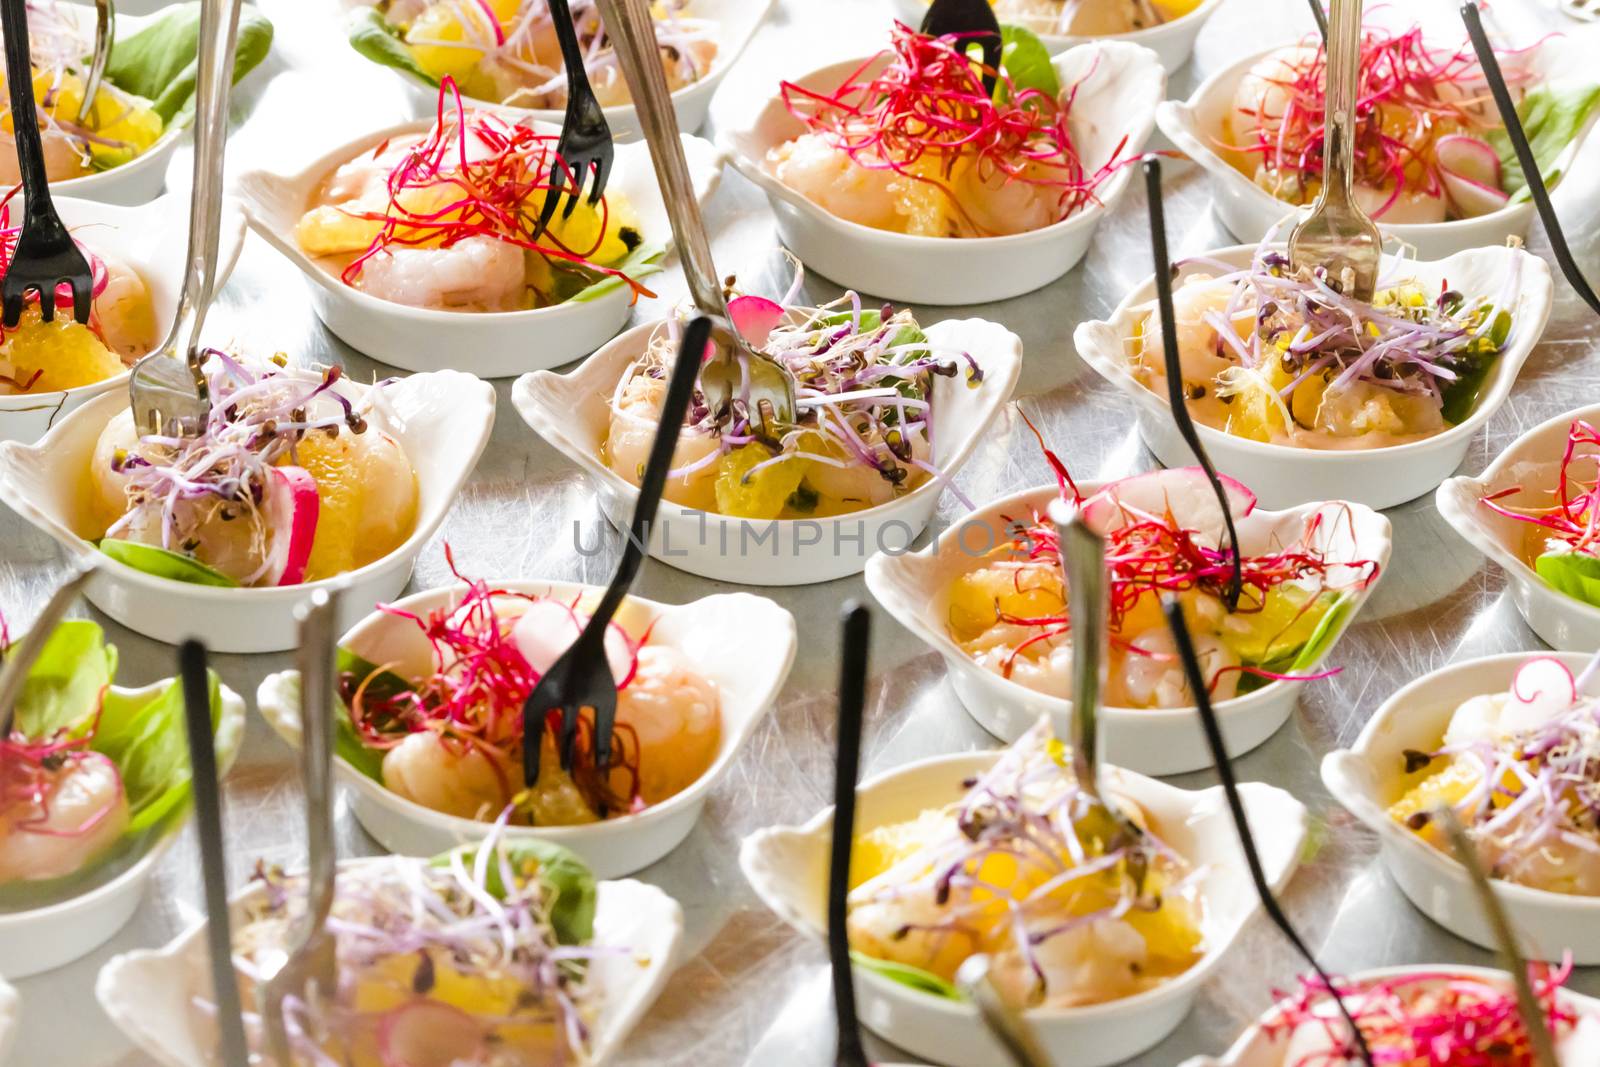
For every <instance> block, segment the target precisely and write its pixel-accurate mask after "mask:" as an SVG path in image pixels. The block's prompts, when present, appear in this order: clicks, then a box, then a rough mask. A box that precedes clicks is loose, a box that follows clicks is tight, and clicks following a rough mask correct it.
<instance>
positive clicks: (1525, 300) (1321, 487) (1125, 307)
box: [1072, 245, 1552, 508]
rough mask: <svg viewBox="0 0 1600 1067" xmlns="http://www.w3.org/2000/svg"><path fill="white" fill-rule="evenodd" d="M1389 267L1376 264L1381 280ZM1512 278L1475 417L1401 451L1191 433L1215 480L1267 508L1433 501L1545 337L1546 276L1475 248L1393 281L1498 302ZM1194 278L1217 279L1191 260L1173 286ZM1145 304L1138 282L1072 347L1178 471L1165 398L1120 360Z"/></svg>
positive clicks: (1387, 261) (1246, 258)
mask: <svg viewBox="0 0 1600 1067" xmlns="http://www.w3.org/2000/svg"><path fill="white" fill-rule="evenodd" d="M1254 253H1255V246H1246V245H1235V246H1234V247H1232V248H1224V249H1220V250H1218V251H1215V252H1208V253H1206V254H1205V258H1206V259H1208V260H1216V261H1221V262H1223V263H1227V264H1229V265H1231V266H1235V267H1240V268H1242V267H1246V266H1248V265H1249V263H1250V260H1251V256H1252V255H1253V254H1254ZM1397 262H1398V261H1397V260H1395V259H1394V258H1393V257H1391V256H1385V257H1384V259H1383V271H1384V276H1385V277H1387V276H1388V275H1389V274H1390V273H1391V272H1393V271H1394V268H1395V266H1396V264H1397ZM1513 271H1516V272H1518V274H1517V278H1516V285H1515V287H1514V291H1515V293H1516V303H1515V305H1514V306H1513V307H1512V308H1510V311H1511V314H1512V326H1511V335H1510V336H1509V337H1508V338H1507V340H1506V345H1505V347H1504V349H1503V350H1502V352H1501V354H1500V358H1499V360H1498V361H1497V362H1496V363H1495V366H1494V370H1493V371H1492V372H1491V373H1490V375H1489V378H1488V380H1487V381H1486V382H1485V383H1484V386H1483V390H1482V392H1481V393H1480V394H1479V397H1478V404H1477V407H1475V408H1474V409H1473V410H1472V414H1470V415H1468V416H1467V417H1466V418H1465V419H1463V420H1462V421H1461V422H1460V423H1458V424H1457V425H1455V426H1452V427H1450V428H1449V429H1447V430H1445V431H1444V432H1443V433H1439V434H1435V435H1434V436H1432V437H1429V438H1426V439H1425V440H1421V441H1413V442H1411V443H1409V444H1403V445H1393V446H1390V447H1388V448H1361V449H1349V450H1346V451H1338V450H1319V449H1311V448H1294V447H1292V446H1289V445H1277V444H1270V443H1267V442H1264V441H1251V440H1248V439H1246V438H1243V437H1236V436H1234V435H1232V434H1228V433H1224V432H1223V431H1222V430H1218V429H1216V428H1214V427H1211V426H1206V425H1204V424H1201V423H1198V422H1197V423H1196V427H1195V428H1196V429H1197V430H1198V431H1199V432H1200V438H1201V440H1202V441H1203V443H1204V444H1205V447H1206V451H1207V452H1209V453H1210V455H1211V461H1212V462H1213V463H1215V464H1216V466H1217V469H1218V470H1219V471H1222V472H1223V473H1224V474H1231V475H1232V476H1233V477H1235V478H1237V479H1239V481H1241V482H1243V483H1244V484H1246V485H1248V486H1249V487H1250V488H1251V489H1253V490H1255V492H1256V494H1257V495H1258V496H1259V497H1260V499H1261V503H1262V504H1263V505H1265V506H1266V507H1271V508H1283V507H1291V506H1293V505H1295V504H1302V503H1305V502H1306V501H1308V500H1322V499H1335V500H1351V501H1355V502H1356V503H1360V504H1365V505H1367V506H1368V507H1370V508H1388V507H1393V506H1394V505H1396V504H1402V503H1404V502H1406V501H1407V500H1413V499H1415V498H1416V497H1419V496H1422V495H1423V494H1424V493H1430V492H1432V491H1433V490H1434V489H1435V488H1436V487H1437V486H1438V484H1439V483H1440V482H1442V481H1443V480H1444V479H1445V478H1447V477H1449V476H1450V474H1451V473H1452V472H1453V471H1454V470H1455V469H1456V467H1458V466H1459V465H1460V464H1461V461H1462V460H1463V459H1464V458H1466V454H1467V448H1468V447H1469V446H1470V445H1471V443H1472V437H1473V434H1475V433H1476V432H1477V430H1478V428H1479V427H1480V426H1482V425H1483V424H1484V423H1486V422H1488V421H1489V417H1490V416H1491V415H1493V414H1494V413H1495V411H1497V410H1498V409H1499V407H1500V405H1501V404H1503V403H1505V400H1506V397H1508V396H1510V395H1511V387H1512V386H1513V385H1514V384H1515V383H1516V380H1517V374H1518V373H1519V372H1520V371H1521V370H1522V365H1523V363H1525V362H1526V361H1527V359H1528V355H1529V354H1530V353H1531V352H1532V351H1533V346H1534V345H1535V344H1537V343H1538V341H1539V336H1540V335H1541V334H1542V333H1544V327H1545V323H1546V322H1548V321H1549V318H1550V304H1551V299H1552V288H1551V281H1550V268H1549V267H1547V266H1546V265H1545V263H1544V261H1543V260H1541V259H1539V258H1537V257H1536V256H1533V255H1530V254H1529V253H1527V252H1524V251H1522V250H1520V249H1513V248H1505V247H1499V248H1476V249H1473V250H1471V251H1468V252H1458V253H1456V254H1455V255H1453V256H1450V257H1448V258H1446V259H1441V260H1433V261H1428V262H1423V261H1417V262H1408V263H1406V265H1405V269H1404V271H1403V272H1401V273H1400V274H1397V275H1396V277H1408V278H1415V279H1416V280H1417V281H1418V282H1420V283H1421V284H1422V287H1423V288H1424V289H1427V290H1437V289H1438V288H1439V285H1440V283H1441V282H1442V281H1443V280H1444V279H1446V278H1448V279H1449V282H1450V286H1451V288H1453V289H1456V290H1458V291H1460V292H1463V293H1466V294H1467V295H1468V296H1469V297H1476V296H1484V297H1488V298H1490V299H1499V298H1500V296H1501V295H1502V293H1503V291H1504V290H1505V289H1506V288H1507V284H1508V281H1509V280H1510V279H1511V274H1512V272H1513ZM1193 273H1202V274H1210V275H1215V274H1216V273H1217V269H1216V268H1215V267H1213V266H1210V265H1207V264H1203V263H1196V262H1194V260H1187V261H1184V262H1183V263H1182V264H1180V271H1179V276H1180V278H1182V277H1186V276H1188V275H1189V274H1193ZM1178 284H1181V282H1180V283H1178ZM1154 300H1155V282H1154V280H1153V279H1146V280H1145V281H1144V282H1142V283H1140V285H1139V287H1138V288H1137V289H1135V290H1134V291H1133V292H1132V293H1130V294H1129V295H1128V297H1127V298H1126V299H1125V300H1123V301H1122V303H1121V304H1118V305H1117V309H1116V310H1115V311H1114V312H1112V313H1111V318H1110V319H1109V320H1106V321H1093V322H1083V323H1080V324H1079V325H1078V328H1077V330H1076V331H1075V332H1074V333H1073V335H1072V340H1073V344H1074V345H1076V347H1077V350H1078V355H1079V356H1081V357H1082V358H1083V360H1084V362H1086V363H1088V364H1089V365H1090V366H1091V367H1093V368H1094V369H1095V370H1096V371H1097V372H1098V373H1099V374H1100V376H1101V377H1102V378H1104V379H1106V381H1108V382H1110V383H1111V384H1112V385H1115V386H1117V387H1118V388H1119V389H1121V390H1122V391H1123V392H1124V393H1127V394H1128V395H1129V396H1131V397H1132V398H1133V400H1134V403H1135V405H1136V406H1137V409H1138V415H1139V433H1140V436H1142V437H1143V438H1144V442H1145V445H1146V446H1147V447H1148V448H1149V449H1150V451H1152V452H1154V453H1155V455H1156V458H1157V459H1159V460H1160V461H1161V462H1162V463H1163V464H1165V465H1166V466H1169V467H1181V466H1186V465H1188V464H1190V463H1193V462H1194V456H1193V454H1192V453H1191V452H1190V451H1189V446H1188V445H1187V444H1185V443H1184V441H1183V438H1182V437H1180V436H1179V435H1178V428H1177V425H1176V424H1175V423H1174V422H1173V419H1172V412H1171V410H1170V409H1169V408H1168V407H1167V398H1166V395H1165V394H1164V393H1163V394H1162V395H1159V396H1158V395H1157V394H1155V393H1153V392H1151V391H1150V390H1149V389H1147V388H1146V387H1145V386H1143V385H1142V384H1140V383H1139V381H1138V380H1137V379H1136V378H1135V377H1134V376H1133V374H1132V372H1131V371H1130V370H1129V367H1128V358H1127V355H1126V353H1127V351H1128V344H1127V342H1128V340H1129V339H1130V338H1131V337H1132V335H1133V331H1134V329H1135V327H1136V326H1137V325H1138V323H1139V321H1140V320H1141V319H1142V318H1143V316H1144V313H1143V312H1140V311H1137V310H1135V309H1136V308H1138V307H1139V306H1140V305H1143V304H1148V303H1151V302H1152V301H1154Z"/></svg>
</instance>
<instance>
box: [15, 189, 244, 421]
mask: <svg viewBox="0 0 1600 1067" xmlns="http://www.w3.org/2000/svg"><path fill="white" fill-rule="evenodd" d="M114 173H115V171H107V172H106V175H109V174H114ZM106 175H99V177H104V176H106ZM72 184H75V182H57V183H55V184H54V185H52V186H51V194H52V195H51V200H52V201H53V202H54V203H55V205H56V210H57V211H59V212H60V213H61V219H62V221H63V222H65V223H66V224H67V228H68V229H69V230H71V231H73V232H74V233H76V234H79V235H81V236H82V238H83V240H84V242H85V243H86V244H87V245H88V246H89V248H90V250H103V251H104V252H106V253H107V254H109V255H113V256H116V257H117V258H118V259H121V260H122V261H123V262H125V263H127V264H128V265H129V266H131V267H133V268H134V269H135V270H137V271H138V272H139V274H140V276H141V277H143V278H144V280H145V284H146V285H148V286H149V288H150V297H151V300H152V302H153V303H154V306H155V316H156V341H155V343H156V344H158V345H159V344H160V343H161V342H162V341H163V340H164V339H165V338H166V336H167V333H168V332H169V331H170V330H171V329H172V319H173V316H174V315H176V314H177V313H178V296H179V294H180V293H181V292H182V291H183V274H184V257H185V256H186V255H187V254H188V245H189V201H188V198H187V197H186V196H183V195H180V194H177V193H171V194H168V195H167V196H163V197H161V198H160V199H159V200H152V201H150V202H149V203H141V204H140V205H139V206H138V207H122V206H119V205H117V204H110V203H99V202H97V201H94V200H78V199H74V198H71V197H68V196H65V195H57V192H58V191H59V190H62V189H64V187H65V186H67V185H72ZM22 213H23V201H22V196H21V194H18V196H17V197H16V199H15V200H13V201H12V212H11V218H12V220H13V222H15V223H17V224H19V225H20V224H21V221H22ZM243 244H244V216H243V215H242V214H241V213H240V211H239V205H238V203H237V202H236V201H234V200H233V199H232V198H229V199H226V200H224V201H223V204H222V230H221V239H220V241H219V243H218V253H217V267H218V271H217V275H218V277H217V283H218V284H219V285H220V284H222V283H223V282H226V281H227V280H228V275H229V274H230V273H232V271H233V265H234V263H236V262H237V261H238V259H239V249H240V247H241V246H242V245H243ZM128 374H129V372H128V371H123V372H122V373H121V374H117V375H114V376H113V377H110V378H107V379H106V380H105V381H101V382H95V383H94V384H93V385H85V386H80V387H79V388H77V389H67V390H64V391H57V392H38V393H21V394H17V395H14V396H0V441H21V442H23V443H29V442H33V441H37V440H38V439H39V438H40V437H42V436H44V433H45V431H46V430H48V429H50V427H51V426H52V425H54V424H55V423H56V422H57V421H58V420H59V419H60V418H61V417H62V416H64V415H66V414H68V413H69V412H71V411H74V410H76V409H77V408H79V407H81V406H82V405H83V404H84V403H86V402H87V401H88V400H90V399H92V398H93V397H97V396H100V395H102V394H104V393H110V392H121V391H122V390H124V389H126V388H127V385H128Z"/></svg>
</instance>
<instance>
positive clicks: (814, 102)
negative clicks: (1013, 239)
mask: <svg viewBox="0 0 1600 1067" xmlns="http://www.w3.org/2000/svg"><path fill="white" fill-rule="evenodd" d="M884 57H888V63H887V64H886V65H885V64H881V60H883V59H884ZM880 65H882V69H881V70H878V71H877V72H876V73H869V72H871V71H873V68H875V67H878V66H880ZM986 74H998V76H999V79H1000V86H1001V89H1000V91H998V92H997V93H996V94H995V96H997V97H999V100H998V101H997V100H996V99H995V97H991V96H990V95H989V94H988V93H987V92H985V91H984V86H983V79H984V76H985V75H986ZM1080 84H1081V83H1080ZM1077 89H1078V87H1077V85H1074V86H1072V87H1070V88H1068V89H1067V90H1066V92H1065V93H1064V94H1063V98H1062V99H1057V98H1055V97H1051V96H1049V95H1047V94H1046V93H1043V92H1041V91H1040V90H1038V89H1021V90H1019V89H1017V87H1016V86H1015V85H1014V84H1013V83H1012V81H1011V79H1010V78H1009V77H1008V76H1007V75H1006V74H1005V72H1004V71H998V72H996V71H994V70H992V69H991V68H989V67H987V66H985V65H983V64H979V63H974V62H973V60H972V59H971V58H970V57H969V56H967V55H966V53H965V51H964V50H963V47H962V42H961V41H960V40H959V39H958V38H957V37H955V36H945V37H930V36H928V35H926V34H922V33H918V32H916V31H915V30H913V29H911V28H910V27H909V26H906V25H905V24H903V23H901V22H898V21H897V22H896V23H895V24H894V29H893V31H892V32H891V38H890V47H889V48H888V49H886V50H884V51H883V52H880V53H879V54H878V55H876V56H873V57H872V58H871V59H869V60H867V61H866V62H865V63H863V64H861V66H860V67H858V68H856V70H855V71H854V72H852V73H851V74H850V76H849V77H847V78H845V80H844V82H843V83H842V84H841V85H840V86H839V87H838V88H837V89H835V90H834V91H833V92H831V93H820V92H816V91H813V90H811V89H807V88H805V87H804V86H801V85H797V84H795V83H794V82H787V81H786V82H784V83H783V84H782V93H783V102H784V105H785V106H786V107H787V108H788V109H789V112H790V114H792V115H794V116H795V117H796V118H798V119H799V120H800V121H801V122H803V123H805V125H806V128H807V129H808V130H810V131H811V132H813V133H817V134H821V135H822V136H823V137H825V138H826V139H827V140H828V141H829V142H830V143H831V144H832V145H833V146H834V147H836V148H838V149H840V150H841V151H843V152H845V153H847V154H848V155H849V156H850V158H851V159H852V160H853V161H854V162H855V163H856V165H857V166H860V167H865V168H867V169H869V170H892V171H894V172H895V173H896V174H899V175H901V176H903V177H906V178H910V179H912V180H913V181H918V182H925V183H927V184H930V185H933V186H935V187H936V188H938V189H940V190H941V191H942V192H943V193H944V194H945V197H946V199H947V200H948V201H949V202H950V204H951V205H952V206H953V207H954V208H955V210H956V211H959V212H960V213H961V214H962V216H963V217H964V218H965V219H966V221H967V223H968V224H969V225H971V227H972V228H973V230H974V231H976V232H978V233H986V232H988V231H987V230H986V229H985V228H984V227H983V226H981V225H980V224H979V223H977V222H976V221H975V220H974V219H973V218H972V217H971V215H969V214H968V213H967V212H966V210H965V208H964V207H963V206H962V204H961V202H960V200H959V199H958V198H957V197H956V196H955V194H954V193H953V192H952V191H951V189H950V187H949V186H948V185H946V184H945V181H944V180H941V178H942V179H945V180H948V178H949V177H950V174H951V171H952V169H953V168H954V166H955V164H956V162H957V161H958V160H959V159H961V158H963V157H968V158H973V159H975V161H976V166H977V168H978V170H977V173H978V175H979V177H980V178H981V179H983V180H985V181H987V180H988V179H989V178H992V177H994V176H995V175H999V176H1001V177H1002V178H1003V180H1005V181H1008V182H1009V181H1020V182H1026V183H1028V184H1029V185H1036V186H1040V187H1042V188H1048V189H1055V190H1057V194H1058V195H1057V200H1056V212H1057V214H1056V218H1057V221H1060V220H1061V219H1065V218H1067V217H1069V216H1070V215H1072V214H1073V213H1075V212H1077V211H1079V210H1081V209H1082V208H1084V207H1086V206H1088V205H1089V204H1093V203H1098V202H1099V201H1098V199H1097V198H1096V196H1095V191H1096V189H1098V188H1099V186H1100V184H1101V183H1102V182H1104V181H1105V180H1106V179H1107V178H1108V177H1110V176H1111V175H1112V174H1113V173H1115V172H1116V170H1117V169H1118V168H1119V167H1120V166H1122V165H1123V164H1124V163H1127V162H1128V161H1129V160H1127V159H1122V160H1120V161H1119V159H1118V157H1119V156H1121V155H1122V151H1123V149H1124V147H1126V138H1124V140H1123V141H1122V142H1121V143H1119V144H1118V145H1117V148H1116V150H1115V151H1113V152H1112V153H1111V156H1110V158H1109V159H1108V160H1107V161H1106V163H1105V164H1104V165H1103V166H1101V167H1100V168H1099V169H1098V170H1095V171H1093V172H1090V171H1087V170H1086V169H1085V168H1084V165H1083V161H1082V160H1081V159H1080V158H1079V156H1078V150H1077V148H1076V146H1075V145H1074V144H1073V142H1072V135H1071V132H1070V131H1069V128H1068V116H1069V114H1070V112H1071V109H1072V104H1073V101H1074V99H1075V97H1076V95H1077ZM924 160H926V161H927V162H928V163H929V164H930V165H929V166H926V167H922V168H920V169H919V167H918V164H920V163H923V161H924ZM929 171H933V172H937V174H938V175H939V176H937V177H935V176H931V175H930V173H928V172H929Z"/></svg>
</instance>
